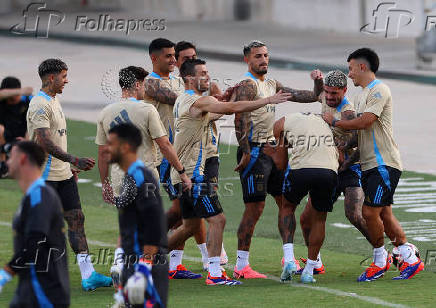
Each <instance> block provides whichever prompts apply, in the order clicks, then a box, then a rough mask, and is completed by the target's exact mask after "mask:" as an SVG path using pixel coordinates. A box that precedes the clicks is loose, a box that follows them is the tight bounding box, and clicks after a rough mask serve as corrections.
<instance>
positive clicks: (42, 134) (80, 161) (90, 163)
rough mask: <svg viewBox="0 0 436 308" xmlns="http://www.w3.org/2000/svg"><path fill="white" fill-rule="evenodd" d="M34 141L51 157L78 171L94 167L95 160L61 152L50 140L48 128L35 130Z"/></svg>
mask: <svg viewBox="0 0 436 308" xmlns="http://www.w3.org/2000/svg"><path fill="white" fill-rule="evenodd" d="M35 134H36V141H37V142H38V144H40V145H41V146H42V147H43V148H44V150H45V151H46V152H47V153H48V154H51V155H53V156H54V157H56V158H57V159H59V160H62V161H64V162H68V163H70V164H73V165H74V166H76V167H77V168H79V169H80V170H85V171H86V170H91V169H92V168H93V167H94V165H95V160H94V159H93V158H88V157H82V158H79V157H76V156H73V155H71V154H69V153H67V152H65V151H63V150H62V149H61V148H60V147H58V146H57V145H55V144H54V143H53V141H52V140H51V139H50V130H49V129H48V128H45V127H44V128H37V129H36V130H35Z"/></svg>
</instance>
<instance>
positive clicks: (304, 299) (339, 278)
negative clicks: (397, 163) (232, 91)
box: [0, 121, 436, 308]
mask: <svg viewBox="0 0 436 308" xmlns="http://www.w3.org/2000/svg"><path fill="white" fill-rule="evenodd" d="M68 131H69V137H68V141H69V145H68V147H69V151H70V152H71V153H74V154H76V155H81V156H92V157H96V156H97V147H96V145H95V144H94V139H93V138H94V136H95V131H96V129H95V125H93V124H89V123H84V122H78V121H69V122H68ZM235 150H236V149H235V147H233V146H228V147H227V146H225V145H222V146H221V152H224V153H222V154H221V156H220V160H221V165H220V181H221V182H220V191H219V193H220V194H221V199H220V200H221V203H222V206H223V208H224V211H225V214H226V216H227V225H226V232H225V237H224V243H225V247H226V250H227V253H228V255H229V263H234V262H235V253H236V248H237V247H236V245H237V240H236V230H237V228H238V224H239V220H240V218H241V215H242V211H243V203H242V195H241V187H240V184H239V180H238V175H237V173H235V172H234V171H233V168H234V165H235ZM79 178H80V179H81V181H82V182H81V183H79V190H80V196H81V201H82V206H83V210H84V213H85V216H86V222H85V223H86V233H87V237H88V240H89V242H90V251H91V252H92V253H93V254H95V255H98V254H99V251H100V252H101V251H102V250H104V249H107V251H109V250H110V251H112V252H113V247H114V245H115V243H116V239H117V236H118V224H117V212H116V209H115V208H114V207H112V206H110V205H107V204H105V203H103V201H102V199H101V193H100V191H101V190H100V188H99V187H97V186H95V185H93V184H94V183H98V182H99V177H98V170H97V168H94V170H92V171H90V172H86V173H85V172H83V173H81V174H80V176H79ZM224 187H226V189H224ZM230 191H232V193H230ZM162 195H163V199H164V201H165V206H166V207H168V206H169V202H168V198H167V196H166V195H165V194H162ZM397 196H401V197H400V198H399V199H398V200H399V201H398V202H396V204H397V205H396V207H395V209H394V212H395V214H396V215H397V217H398V219H399V220H400V221H401V222H402V224H403V226H404V228H405V231H406V234H407V235H408V238H409V241H410V242H413V243H414V244H415V245H417V246H418V248H419V249H420V252H421V256H422V257H423V258H425V256H426V253H427V251H429V252H431V250H432V249H436V247H435V242H436V235H435V234H436V232H435V231H436V229H435V226H436V215H435V213H434V208H435V207H436V201H435V200H436V177H435V176H431V175H426V174H418V173H414V172H404V173H403V176H402V182H401V184H400V186H399V188H398V193H397ZM21 197H22V193H21V191H20V190H19V189H18V186H17V185H16V184H15V182H13V181H11V180H1V181H0V213H1V215H0V243H1V250H0V263H1V264H4V263H6V262H8V260H9V258H10V257H11V255H12V232H11V227H10V222H11V221H12V216H13V214H14V212H15V210H16V208H17V205H18V203H19V201H20V199H21ZM302 205H304V204H302ZM302 205H300V206H299V209H298V214H297V215H298V216H297V217H299V213H300V212H301V210H302V208H303V207H302ZM432 208H433V212H428V211H429V209H430V210H431V209H432ZM425 210H427V212H425ZM297 219H298V218H297ZM295 243H296V251H295V253H296V256H301V257H306V248H305V247H304V246H303V239H302V236H301V231H300V230H299V227H297V232H296V234H295ZM433 247H435V248H433ZM321 252H322V258H323V262H324V264H325V266H326V271H327V272H326V274H325V275H321V276H319V277H316V278H317V279H318V281H317V283H316V284H314V285H313V286H305V285H301V284H300V283H298V282H295V283H287V284H281V283H279V282H277V279H276V278H277V277H278V276H280V273H281V266H280V260H281V257H282V243H281V240H280V237H279V234H278V230H277V207H276V205H275V203H274V201H273V199H272V198H268V200H267V205H266V208H265V211H264V214H263V216H262V218H261V220H260V221H259V223H258V225H257V227H256V231H255V237H254V238H253V241H252V247H251V255H250V263H251V265H252V266H253V268H255V269H256V270H259V271H260V272H263V273H267V274H268V275H269V277H270V279H267V280H252V281H244V284H243V285H242V286H239V287H214V288H213V287H207V286H206V285H205V283H204V279H201V280H196V281H171V282H170V295H169V307H217V306H219V307H265V306H269V307H363V306H364V307H373V306H380V305H382V306H383V305H384V306H389V307H406V306H408V307H433V306H434V281H435V278H436V276H435V273H434V272H432V271H430V270H429V269H430V266H427V270H426V271H424V272H421V273H420V274H419V275H418V276H416V277H415V278H413V279H412V280H408V281H392V280H391V278H392V277H393V276H396V275H398V273H399V272H398V271H396V270H390V271H389V272H388V273H387V274H386V275H385V277H384V278H382V279H380V280H378V281H375V282H371V283H357V282H356V278H357V277H358V276H359V275H360V273H361V272H362V271H363V270H364V268H365V265H367V264H368V261H367V260H366V259H367V258H368V257H372V249H371V247H370V245H369V244H368V243H367V242H366V240H364V239H362V238H361V235H360V233H359V232H358V231H357V230H355V229H354V228H352V227H351V226H350V224H349V223H348V221H347V220H346V218H345V216H344V209H343V202H342V201H341V200H339V201H338V202H337V203H336V204H335V208H334V210H333V212H332V213H330V214H329V216H328V219H327V232H326V240H325V243H324V246H323V248H322V250H321ZM185 256H186V258H185V261H184V263H185V264H186V265H187V266H188V267H189V268H190V269H191V270H193V271H196V272H200V271H201V268H202V266H201V263H199V262H198V258H199V257H200V253H199V251H198V249H197V247H196V245H195V242H194V241H193V240H192V239H190V240H189V241H188V243H187V245H186V249H185ZM96 259H97V258H96ZM69 260H70V263H69V265H70V267H69V271H70V280H71V301H72V305H71V307H81V308H82V307H110V305H111V303H112V302H113V301H112V294H113V289H112V288H105V289H98V290H96V291H94V292H90V293H86V292H83V291H82V289H81V286H80V272H79V269H78V266H77V265H76V264H75V257H74V254H73V253H72V251H71V250H70V249H69ZM365 260H366V261H365ZM108 263H110V262H103V261H102V260H100V261H99V262H98V264H96V265H95V268H96V269H97V270H98V271H99V272H101V273H104V274H108V272H109V268H110V265H109V264H108ZM433 269H434V268H433ZM228 271H229V272H231V270H228ZM16 282H17V280H16V279H14V281H13V282H12V283H10V284H8V285H7V286H6V287H5V288H4V290H3V293H2V294H1V295H0V307H7V305H8V303H9V301H10V300H11V298H12V296H13V292H14V290H15V286H16Z"/></svg>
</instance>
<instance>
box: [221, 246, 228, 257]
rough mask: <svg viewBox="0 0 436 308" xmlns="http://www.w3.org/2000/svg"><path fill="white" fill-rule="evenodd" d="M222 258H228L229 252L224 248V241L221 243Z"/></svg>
mask: <svg viewBox="0 0 436 308" xmlns="http://www.w3.org/2000/svg"><path fill="white" fill-rule="evenodd" d="M220 258H227V252H226V250H225V249H224V243H222V245H221V255H220Z"/></svg>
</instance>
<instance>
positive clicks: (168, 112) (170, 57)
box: [145, 38, 201, 279]
mask: <svg viewBox="0 0 436 308" xmlns="http://www.w3.org/2000/svg"><path fill="white" fill-rule="evenodd" d="M174 46H175V44H174V43H173V42H171V41H169V40H167V39H164V38H157V39H155V40H153V41H152V42H151V43H150V46H149V48H148V51H149V55H150V59H151V62H152V64H153V72H152V73H151V74H149V75H148V76H147V78H146V79H145V99H146V100H147V101H150V102H151V103H152V104H153V105H154V106H155V107H156V109H157V111H158V112H159V116H160V118H161V120H162V123H163V125H164V127H165V129H166V131H167V136H168V139H169V140H170V142H171V143H174V116H173V107H174V103H175V101H176V98H177V96H178V95H180V94H182V93H183V92H184V90H185V87H184V83H183V79H182V78H181V77H176V76H174V74H173V72H174V69H175V67H176V58H175V49H174ZM157 170H158V172H159V176H160V179H159V180H160V183H161V184H162V185H163V187H164V189H165V191H166V192H167V194H168V196H169V199H170V200H171V202H172V207H171V208H172V209H173V208H178V207H179V206H178V201H177V196H176V195H175V189H174V187H173V185H172V183H171V177H170V171H171V165H170V163H169V162H168V160H167V159H166V158H165V157H163V156H162V154H161V152H160V151H158V152H157ZM170 213H171V210H170ZM167 218H168V226H169V227H170V228H171V227H173V226H174V224H175V222H174V220H173V219H172V215H171V214H170V215H168V216H167ZM177 248H179V249H176V250H177V251H176V252H170V273H169V275H170V277H171V278H172V279H198V278H201V275H200V274H196V273H193V272H191V271H189V270H187V269H186V267H185V266H184V265H182V264H181V262H182V257H183V245H182V246H180V247H177Z"/></svg>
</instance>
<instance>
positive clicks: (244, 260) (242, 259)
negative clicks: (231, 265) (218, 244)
mask: <svg viewBox="0 0 436 308" xmlns="http://www.w3.org/2000/svg"><path fill="white" fill-rule="evenodd" d="M237 255H238V257H237V259H236V269H237V270H238V271H240V270H242V269H243V268H244V267H246V266H247V265H248V264H249V263H248V257H249V255H250V252H249V251H245V250H238V251H237Z"/></svg>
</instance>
